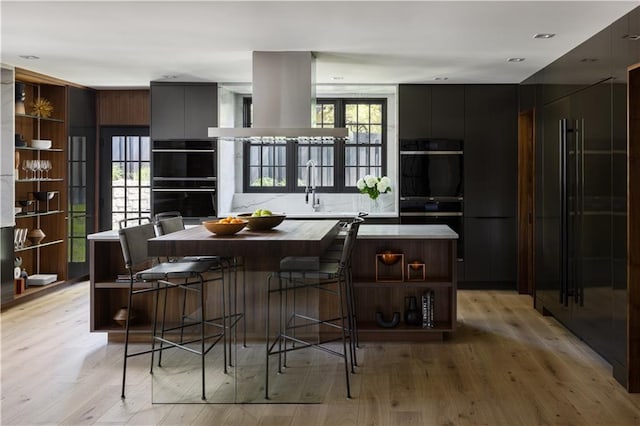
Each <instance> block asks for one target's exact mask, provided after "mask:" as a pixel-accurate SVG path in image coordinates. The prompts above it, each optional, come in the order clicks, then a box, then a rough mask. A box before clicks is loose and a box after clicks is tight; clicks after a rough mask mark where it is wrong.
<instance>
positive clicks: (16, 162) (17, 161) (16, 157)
mask: <svg viewBox="0 0 640 426" xmlns="http://www.w3.org/2000/svg"><path fill="white" fill-rule="evenodd" d="M13 161H14V167H13V169H14V174H13V175H14V177H15V179H16V180H19V179H20V173H19V171H20V152H19V151H15V152H14V153H13Z"/></svg>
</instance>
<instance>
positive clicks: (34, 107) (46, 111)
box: [31, 97, 53, 118]
mask: <svg viewBox="0 0 640 426" xmlns="http://www.w3.org/2000/svg"><path fill="white" fill-rule="evenodd" d="M31 113H32V114H33V115H35V116H37V117H41V118H49V117H51V114H52V113H53V105H51V102H49V101H48V100H47V99H46V98H42V97H38V98H36V100H35V101H34V102H33V103H32V104H31Z"/></svg>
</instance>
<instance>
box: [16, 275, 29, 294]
mask: <svg viewBox="0 0 640 426" xmlns="http://www.w3.org/2000/svg"><path fill="white" fill-rule="evenodd" d="M13 285H14V294H22V293H24V292H25V291H26V289H27V281H26V280H25V279H24V278H15V279H14V280H13Z"/></svg>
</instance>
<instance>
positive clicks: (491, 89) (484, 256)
mask: <svg viewBox="0 0 640 426" xmlns="http://www.w3.org/2000/svg"><path fill="white" fill-rule="evenodd" d="M517 93H518V92H517V86H516V85H513V84H511V85H400V87H399V135H400V140H401V145H402V140H407V139H432V140H439V139H449V140H456V141H462V144H463V146H464V155H463V156H464V161H463V164H464V167H463V181H464V185H463V186H464V197H462V198H463V200H461V204H462V206H463V207H462V208H460V209H459V210H458V211H460V212H463V217H462V219H461V220H458V221H457V222H458V223H457V228H456V229H455V230H456V232H458V233H459V234H460V236H461V238H462V239H461V241H460V244H461V248H462V252H463V255H462V256H460V260H461V262H459V269H458V275H459V282H460V286H461V287H465V286H468V287H471V286H472V287H476V288H515V281H516V237H515V235H516V232H515V230H516V165H517V127H516V125H517V112H518V97H517ZM401 173H402V170H401ZM401 215H402V195H401ZM401 219H402V217H401ZM412 220H413V222H412V223H415V220H414V219H412ZM449 223H453V222H449ZM449 223H448V224H449Z"/></svg>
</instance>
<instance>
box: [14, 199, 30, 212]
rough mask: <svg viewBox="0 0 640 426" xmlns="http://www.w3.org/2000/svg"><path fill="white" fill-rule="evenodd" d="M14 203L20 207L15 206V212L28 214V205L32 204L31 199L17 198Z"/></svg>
mask: <svg viewBox="0 0 640 426" xmlns="http://www.w3.org/2000/svg"><path fill="white" fill-rule="evenodd" d="M16 204H18V205H19V206H20V207H16V209H19V211H18V210H16V214H28V213H29V206H32V205H33V200H17V201H16Z"/></svg>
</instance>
